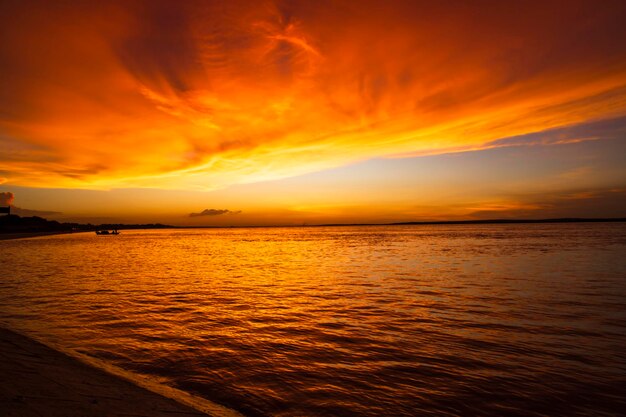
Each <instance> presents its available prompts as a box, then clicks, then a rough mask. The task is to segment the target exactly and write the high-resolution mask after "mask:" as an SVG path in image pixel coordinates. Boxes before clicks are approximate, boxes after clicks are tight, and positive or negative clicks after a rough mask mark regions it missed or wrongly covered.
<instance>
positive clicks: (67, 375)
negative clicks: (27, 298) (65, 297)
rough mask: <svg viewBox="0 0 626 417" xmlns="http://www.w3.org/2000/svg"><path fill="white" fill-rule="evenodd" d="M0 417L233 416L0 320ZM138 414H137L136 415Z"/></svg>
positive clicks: (234, 416)
mask: <svg viewBox="0 0 626 417" xmlns="http://www.w3.org/2000/svg"><path fill="white" fill-rule="evenodd" d="M0 373H2V374H3V378H0V414H1V415H3V416H7V417H8V416H20V417H31V416H33V417H35V416H41V415H42V414H41V410H42V408H43V410H45V415H49V416H65V415H68V414H67V413H68V412H69V414H71V415H74V414H75V413H76V412H79V414H80V415H83V416H85V417H91V416H93V417H100V416H103V415H107V416H108V415H118V414H119V415H125V414H129V415H130V414H132V415H133V416H135V415H136V416H143V415H145V416H146V417H148V416H151V417H152V416H154V417H161V416H172V415H180V416H201V415H205V416H214V417H243V416H242V414H240V413H239V412H237V411H235V410H232V409H230V408H227V407H225V406H222V405H220V404H217V403H213V402H212V401H209V400H206V399H204V398H200V397H197V396H195V395H192V394H190V393H187V392H184V391H181V390H178V389H176V388H171V387H168V386H165V385H163V384H160V383H158V382H155V381H154V380H151V379H150V378H148V377H145V376H141V375H136V374H133V373H131V372H128V371H125V370H123V369H121V368H119V367H116V366H114V365H111V364H108V363H106V362H104V361H101V360H99V359H96V358H92V357H89V356H87V355H83V354H80V353H77V352H74V351H71V350H67V349H63V348H61V347H59V346H53V345H51V344H49V343H47V342H46V341H42V340H40V339H39V338H38V337H33V336H31V335H27V334H24V332H22V331H16V330H14V329H12V328H11V327H10V326H7V325H6V323H1V322H0ZM142 413H143V414H142Z"/></svg>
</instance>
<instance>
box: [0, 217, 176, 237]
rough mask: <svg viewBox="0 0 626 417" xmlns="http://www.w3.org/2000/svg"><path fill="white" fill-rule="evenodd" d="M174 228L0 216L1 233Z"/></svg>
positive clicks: (160, 225)
mask: <svg viewBox="0 0 626 417" xmlns="http://www.w3.org/2000/svg"><path fill="white" fill-rule="evenodd" d="M172 227H174V226H169V225H166V224H158V223H156V224H91V223H87V224H82V223H60V222H58V221H56V220H46V219H44V218H42V217H37V216H33V217H20V216H16V215H14V214H12V215H8V216H0V233H32V232H71V231H76V232H80V231H90V230H104V229H106V230H114V229H118V230H121V229H167V228H172Z"/></svg>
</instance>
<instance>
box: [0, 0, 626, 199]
mask: <svg viewBox="0 0 626 417" xmlns="http://www.w3.org/2000/svg"><path fill="white" fill-rule="evenodd" d="M625 19H626V3H625V2H623V1H610V0H607V1H605V2H603V6H602V7H597V4H596V3H595V2H593V1H581V2H576V6H575V7H573V6H571V4H570V2H568V1H536V2H532V1H530V2H525V3H524V4H523V5H519V4H516V3H513V2H495V3H494V2H488V3H482V2H480V1H479V2H475V3H470V4H462V3H456V2H432V1H413V0H406V1H394V2H391V3H389V4H388V5H387V4H382V3H381V2H375V1H372V2H370V1H363V2H349V1H345V2H342V1H339V2H309V1H291V2H281V1H267V2H239V1H232V2H230V1H229V2H184V4H182V5H181V4H178V3H173V2H167V1H152V0H151V1H147V0H146V1H141V0H140V1H136V2H126V1H111V2H88V1H86V2H79V3H73V2H72V3H71V4H69V3H64V2H34V3H31V2H28V1H24V2H2V3H0V27H2V28H3V29H2V30H3V36H2V37H0V68H2V77H0V114H2V119H0V143H1V144H2V152H0V165H2V172H1V173H0V174H1V176H2V177H3V178H7V181H8V182H9V183H11V184H14V185H22V186H37V187H61V188H100V189H110V188H125V187H126V188H128V187H131V188H132V187H152V188H155V187H157V188H169V189H201V190H210V189H216V188H222V187H226V186H228V185H232V184H236V183H250V182H256V181H261V180H268V179H277V178H283V177H288V176H294V175H299V174H303V173H306V172H312V171H317V170H322V169H326V168H330V167H337V166H341V165H345V164H347V163H351V162H355V161H360V160H365V159H369V158H372V157H379V156H386V155H426V154H437V153H443V152H449V151H451V150H457V151H459V150H460V151H463V150H476V149H483V148H485V147H489V146H494V145H493V142H494V141H497V140H498V139H500V138H511V137H519V136H521V135H527V134H532V133H537V132H542V131H546V130H550V129H558V128H563V127H567V126H571V125H575V124H580V123H584V122H588V121H594V120H599V119H606V118H611V117H618V116H623V115H624V114H626V108H625V107H624V101H625V100H626V56H625V55H624V53H623V51H624V50H625V49H626V27H625V26H624V25H623V24H622V22H623V21H624V20H625ZM490 143H491V144H492V145H489V144H490ZM499 145H503V144H499Z"/></svg>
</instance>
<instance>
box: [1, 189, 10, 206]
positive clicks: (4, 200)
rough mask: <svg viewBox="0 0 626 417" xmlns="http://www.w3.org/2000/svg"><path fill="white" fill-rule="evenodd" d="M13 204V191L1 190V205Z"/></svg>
mask: <svg viewBox="0 0 626 417" xmlns="http://www.w3.org/2000/svg"><path fill="white" fill-rule="evenodd" d="M11 204H13V193H12V192H10V191H3V192H0V206H10V205H11Z"/></svg>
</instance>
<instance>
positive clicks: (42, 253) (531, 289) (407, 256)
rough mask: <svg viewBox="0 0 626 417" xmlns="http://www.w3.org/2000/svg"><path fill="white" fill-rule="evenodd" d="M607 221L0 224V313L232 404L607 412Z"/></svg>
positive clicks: (611, 238) (610, 255)
mask: <svg viewBox="0 0 626 417" xmlns="http://www.w3.org/2000/svg"><path fill="white" fill-rule="evenodd" d="M625 249H626V225H625V224H623V223H620V224H555V225H548V224H546V225H481V226H475V225H464V226H406V227H404V226H403V227H400V226H397V227H387V226H380V227H379V226H372V227H328V228H258V229H217V230H206V229H205V230H202V229H190V230H161V231H124V232H123V233H122V234H121V235H119V236H104V237H99V236H95V234H76V235H63V236H52V237H45V238H36V239H25V240H16V241H0V263H1V264H2V266H3V268H2V269H3V270H4V271H6V272H8V273H7V274H6V276H5V278H3V279H2V280H1V282H0V319H1V320H2V321H3V322H5V323H8V324H9V325H10V326H11V327H14V328H17V329H21V330H23V331H26V332H30V333H33V334H36V335H38V336H40V337H42V338H44V339H47V340H50V341H53V342H55V343H58V344H61V345H63V346H65V347H68V348H70V349H75V350H77V351H79V352H82V353H85V354H88V355H91V356H94V357H97V358H100V359H104V360H106V361H109V362H111V363H113V364H115V365H118V366H120V367H123V368H125V369H128V370H131V371H134V372H138V373H142V374H146V375H151V376H154V377H155V378H158V379H159V380H162V381H165V382H166V383H168V384H170V385H172V386H175V387H178V388H181V389H184V390H187V391H191V392H194V393H197V394H199V395H201V396H204V397H206V398H209V399H211V400H214V401H216V402H221V403H223V404H225V405H228V406H230V407H232V408H235V409H238V410H240V411H242V412H244V413H246V414H249V415H281V416H283V415H284V416H295V415H371V416H374V415H382V414H384V415H416V414H419V415H429V414H432V415H470V414H471V415H503V414H507V415H545V414H552V415H553V414H561V415H576V414H580V415H583V414H591V413H596V414H601V413H608V414H619V412H620V411H619V410H624V409H626V402H625V401H624V398H625V395H624V394H625V391H624V388H622V387H624V386H626V376H625V375H626V359H625V358H624V355H623V346H624V345H626V343H625V342H626V283H625V282H624V280H625V279H626V263H625V262H624V254H625V253H626V251H625Z"/></svg>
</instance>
